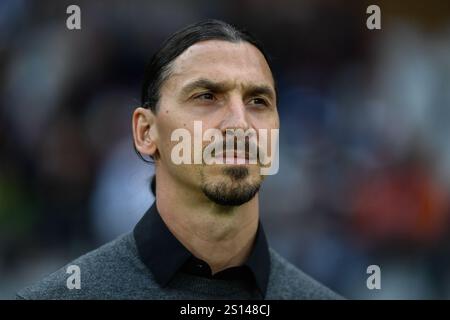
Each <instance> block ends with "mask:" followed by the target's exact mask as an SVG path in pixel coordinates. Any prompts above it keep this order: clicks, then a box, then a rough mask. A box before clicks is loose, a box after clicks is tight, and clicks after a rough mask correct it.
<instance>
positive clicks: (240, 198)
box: [202, 166, 261, 206]
mask: <svg viewBox="0 0 450 320" xmlns="http://www.w3.org/2000/svg"><path fill="white" fill-rule="evenodd" d="M223 174H224V175H225V176H226V178H225V179H224V180H225V181H220V182H206V181H205V179H204V178H202V191H203V193H204V194H205V195H206V197H208V199H209V200H211V201H212V202H214V203H216V204H219V205H222V206H240V205H243V204H244V203H246V202H248V201H250V200H251V199H253V198H254V197H255V195H256V194H257V193H258V191H259V188H260V187H261V181H256V182H251V181H248V179H247V178H248V176H249V169H248V168H246V167H243V166H238V167H235V166H232V167H225V168H223ZM229 180H231V181H229Z"/></svg>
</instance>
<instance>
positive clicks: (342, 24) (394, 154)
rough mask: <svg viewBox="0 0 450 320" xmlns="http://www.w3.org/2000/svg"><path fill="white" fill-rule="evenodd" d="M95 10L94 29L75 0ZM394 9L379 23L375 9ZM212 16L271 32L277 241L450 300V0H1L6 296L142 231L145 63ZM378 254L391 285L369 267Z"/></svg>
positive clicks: (343, 282) (382, 293)
mask: <svg viewBox="0 0 450 320" xmlns="http://www.w3.org/2000/svg"><path fill="white" fill-rule="evenodd" d="M70 4H77V5H79V6H80V8H81V26H82V29H81V30H73V31H71V30H68V29H67V28H66V19H67V17H68V14H66V8H67V6H68V5H70ZM369 4H377V5H379V6H380V8H381V23H382V25H381V26H382V29H381V30H368V29H367V27H366V19H367V18H368V17H369V15H368V14H366V8H367V6H368V5H369ZM205 18H218V19H223V20H225V21H227V22H230V23H235V24H237V25H240V26H244V27H246V28H247V29H249V30H250V31H251V32H253V33H254V34H255V35H256V37H257V38H259V39H260V40H261V41H262V42H263V43H264V44H265V46H266V47H267V49H268V51H269V53H270V54H271V56H272V58H273V71H274V73H275V76H276V78H277V81H278V86H279V94H280V96H279V105H278V108H279V113H280V118H281V130H280V138H281V145H280V171H279V173H278V174H277V175H275V176H271V177H269V178H268V179H267V180H266V183H265V185H264V187H263V190H262V191H261V192H262V195H261V210H262V212H261V215H262V220H263V222H264V223H265V229H266V232H267V236H268V238H269V242H270V243H271V244H272V246H273V247H274V248H275V249H277V250H278V251H279V252H280V253H282V254H283V255H285V256H286V257H287V258H288V259H290V260H291V261H292V262H293V263H294V264H295V265H297V266H298V267H300V268H302V269H303V270H304V271H305V272H307V273H309V274H311V275H312V276H313V277H315V278H317V279H318V280H320V281H321V282H323V283H324V284H326V285H327V286H329V287H330V288H332V289H334V290H336V291H337V292H339V293H340V294H342V295H344V296H345V297H347V298H351V299H353V298H357V299H433V298H441V299H449V298H450V228H449V215H450V203H449V192H450V143H449V142H448V139H449V137H450V126H449V125H448V124H449V120H450V2H446V1H440V0H439V1H438V0H436V1H434V0H429V1H426V2H423V1H418V0H414V1H387V0H386V1H374V2H364V1H331V0H330V1H325V0H320V1H319V0H309V1H306V0H303V1H291V0H282V1H280V0H244V1H242V0H240V1H226V0H222V1H207V0H199V1H194V0H191V1H176V2H175V1H167V0H152V1H136V0H129V1H70V2H68V1H57V2H56V1H24V0H2V1H0V298H3V299H9V298H13V297H14V292H15V291H16V290H18V289H20V288H21V287H23V286H25V285H28V284H30V283H31V282H34V281H36V280H38V279H39V278H41V277H42V276H44V275H46V274H48V273H50V272H53V271H55V270H56V269H58V268H60V267H61V266H63V265H64V264H65V263H67V262H68V261H70V260H72V259H74V258H76V257H77V256H79V255H81V254H83V253H85V252H87V251H90V250H92V249H94V248H96V247H97V246H99V245H101V244H103V243H105V242H107V241H110V240H112V239H113V238H115V237H116V236H118V235H119V234H121V233H124V232H128V231H130V230H132V228H133V226H134V224H135V223H136V222H137V221H138V220H139V218H140V217H141V216H142V215H143V214H144V212H145V211H146V209H147V208H148V207H149V206H150V205H151V203H152V202H153V200H154V199H153V196H152V194H151V192H150V190H149V179H150V177H151V176H152V173H153V168H152V166H150V165H147V164H145V163H143V162H142V161H141V160H139V158H138V157H137V156H136V155H135V154H134V152H133V148H132V140H131V113H132V111H133V109H134V108H135V107H136V106H138V105H139V99H140V86H141V81H142V78H143V72H144V66H145V64H146V62H147V61H148V60H149V58H150V56H151V55H152V54H153V53H154V52H155V50H156V49H157V48H158V47H159V46H160V45H161V42H162V41H163V40H164V39H165V38H166V37H167V36H168V35H169V34H171V33H172V32H174V31H176V30H177V29H179V28H181V27H183V26H185V25H187V24H189V23H192V22H197V21H199V20H202V19H205ZM372 264H376V265H378V266H380V268H381V290H369V289H368V288H367V287H366V279H367V277H368V276H369V275H368V274H367V273H366V269H367V267H368V266H369V265H372Z"/></svg>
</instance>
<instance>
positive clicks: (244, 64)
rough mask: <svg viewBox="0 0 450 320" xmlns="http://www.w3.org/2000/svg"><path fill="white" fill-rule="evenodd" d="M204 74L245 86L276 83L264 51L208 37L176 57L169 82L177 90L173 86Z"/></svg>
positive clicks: (204, 76)
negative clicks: (208, 38)
mask: <svg viewBox="0 0 450 320" xmlns="http://www.w3.org/2000/svg"><path fill="white" fill-rule="evenodd" d="M200 77H201V78H208V79H211V80H216V81H227V82H233V83H236V84H243V85H245V84H266V85H270V86H272V87H273V86H274V81H273V78H272V73H271V71H270V68H269V65H268V64H267V61H266V59H265V58H264V56H263V54H262V53H261V52H260V51H259V50H258V49H257V48H256V47H255V46H253V45H252V44H250V43H248V42H244V41H241V42H236V43H234V42H229V41H222V40H208V41H202V42H198V43H196V44H194V45H192V46H191V47H189V48H188V49H186V51H184V52H183V53H182V54H181V55H180V56H178V57H177V58H176V59H175V61H174V63H173V66H172V69H171V76H170V77H169V79H168V82H169V81H171V82H172V89H174V88H173V86H182V85H183V83H185V82H187V81H189V80H192V79H194V78H200Z"/></svg>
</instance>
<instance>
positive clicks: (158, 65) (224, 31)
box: [141, 19, 269, 112]
mask: <svg viewBox="0 0 450 320" xmlns="http://www.w3.org/2000/svg"><path fill="white" fill-rule="evenodd" d="M206 40H224V41H229V42H241V41H244V42H248V43H251V44H252V45H254V46H255V47H256V48H258V50H259V51H261V53H262V54H263V56H264V58H265V59H266V61H267V63H269V57H268V55H267V54H266V53H265V50H264V48H263V46H262V45H261V43H259V42H258V41H257V40H256V39H255V38H254V37H253V36H252V35H251V34H250V33H248V32H247V31H245V30H243V29H238V28H237V27H235V26H232V25H230V24H228V23H225V22H223V21H220V20H212V19H210V20H205V21H201V22H198V23H194V24H191V25H189V26H187V27H185V28H183V29H181V30H179V31H177V32H175V33H174V34H172V35H171V36H170V37H169V38H168V39H167V40H166V41H165V42H164V44H163V45H162V47H161V48H160V49H159V50H158V51H157V52H156V53H155V54H154V55H153V57H152V59H151V60H150V62H149V63H148V65H147V67H146V69H145V74H144V82H143V85H142V95H141V103H142V106H144V107H146V108H150V109H151V110H152V111H153V112H156V111H157V105H158V101H159V98H160V97H159V92H160V89H161V86H162V84H163V83H164V81H165V80H166V79H167V77H168V76H169V75H170V67H171V65H172V62H173V61H174V60H175V59H176V58H177V57H178V56H179V55H180V54H182V53H183V52H184V51H185V50H186V49H188V48H189V47H190V46H192V45H194V44H195V43H197V42H200V41H206Z"/></svg>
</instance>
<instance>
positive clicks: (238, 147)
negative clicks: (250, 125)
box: [211, 137, 263, 159]
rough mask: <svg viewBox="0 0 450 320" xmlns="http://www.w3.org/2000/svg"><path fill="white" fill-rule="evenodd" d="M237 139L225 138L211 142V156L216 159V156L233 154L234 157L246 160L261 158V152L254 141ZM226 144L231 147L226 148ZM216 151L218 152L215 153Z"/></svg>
mask: <svg viewBox="0 0 450 320" xmlns="http://www.w3.org/2000/svg"><path fill="white" fill-rule="evenodd" d="M242 140H243V139H238V138H237V137H233V138H225V139H221V140H219V141H217V142H216V141H215V142H213V145H212V148H213V150H212V152H211V155H212V156H213V157H216V155H217V154H220V155H223V156H226V155H230V154H234V155H235V156H241V155H242V156H245V158H246V159H258V157H259V158H261V157H263V154H262V150H261V149H260V148H259V146H258V144H257V143H255V141H253V140H250V139H249V138H248V137H245V140H244V141H242ZM238 142H240V143H238ZM227 144H229V145H230V146H231V149H230V148H228V146H227ZM216 150H217V151H218V152H217V153H216Z"/></svg>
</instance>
